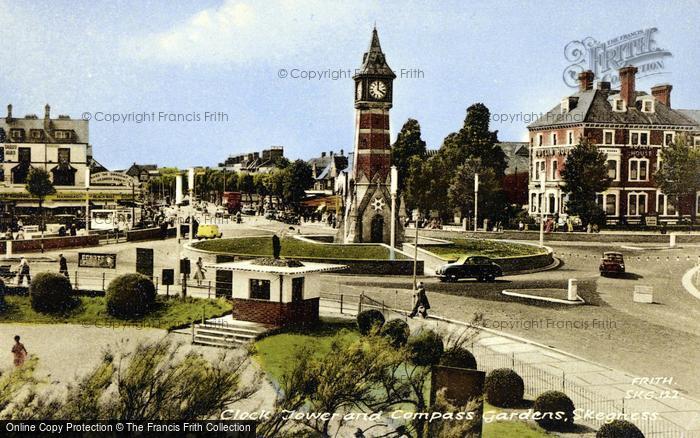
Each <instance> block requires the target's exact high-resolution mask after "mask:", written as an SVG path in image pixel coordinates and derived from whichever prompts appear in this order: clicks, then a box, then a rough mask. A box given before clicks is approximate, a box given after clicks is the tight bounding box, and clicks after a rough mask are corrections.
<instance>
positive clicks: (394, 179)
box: [391, 166, 399, 260]
mask: <svg viewBox="0 0 700 438" xmlns="http://www.w3.org/2000/svg"><path fill="white" fill-rule="evenodd" d="M398 188H399V171H398V169H396V166H391V260H394V257H395V254H394V248H396V192H397V191H398Z"/></svg>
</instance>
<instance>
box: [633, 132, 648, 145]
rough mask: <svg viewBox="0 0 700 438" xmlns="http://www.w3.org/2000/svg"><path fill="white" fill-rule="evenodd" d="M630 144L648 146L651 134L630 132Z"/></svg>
mask: <svg viewBox="0 0 700 438" xmlns="http://www.w3.org/2000/svg"><path fill="white" fill-rule="evenodd" d="M630 144H631V145H632V146H647V145H648V144H649V132H647V131H630Z"/></svg>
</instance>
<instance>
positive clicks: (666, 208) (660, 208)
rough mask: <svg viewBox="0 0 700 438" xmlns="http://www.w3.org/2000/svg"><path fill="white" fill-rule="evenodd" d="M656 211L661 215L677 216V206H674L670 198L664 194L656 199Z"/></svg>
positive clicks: (660, 194)
mask: <svg viewBox="0 0 700 438" xmlns="http://www.w3.org/2000/svg"><path fill="white" fill-rule="evenodd" d="M656 211H657V212H658V213H659V214H663V215H669V216H675V215H676V206H675V205H673V202H671V200H670V199H669V198H668V196H666V195H664V194H663V193H659V195H658V196H657V197H656Z"/></svg>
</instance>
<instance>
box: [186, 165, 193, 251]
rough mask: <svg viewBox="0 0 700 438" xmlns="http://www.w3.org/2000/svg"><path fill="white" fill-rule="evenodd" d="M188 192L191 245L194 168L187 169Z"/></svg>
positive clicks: (191, 239)
mask: <svg viewBox="0 0 700 438" xmlns="http://www.w3.org/2000/svg"><path fill="white" fill-rule="evenodd" d="M187 192H188V193H189V196H190V205H189V208H190V243H192V242H193V241H194V214H193V213H194V211H193V210H194V208H193V207H194V199H193V198H194V196H193V195H194V168H193V167H190V168H189V169H187Z"/></svg>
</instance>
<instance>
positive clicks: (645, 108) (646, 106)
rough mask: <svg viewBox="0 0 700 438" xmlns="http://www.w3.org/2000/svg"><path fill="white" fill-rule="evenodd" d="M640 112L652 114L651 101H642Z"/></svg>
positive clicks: (652, 102) (652, 105) (652, 104)
mask: <svg viewBox="0 0 700 438" xmlns="http://www.w3.org/2000/svg"><path fill="white" fill-rule="evenodd" d="M642 112H643V113H653V112H654V101H653V100H651V99H644V100H642Z"/></svg>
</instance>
